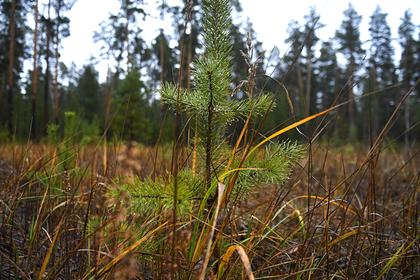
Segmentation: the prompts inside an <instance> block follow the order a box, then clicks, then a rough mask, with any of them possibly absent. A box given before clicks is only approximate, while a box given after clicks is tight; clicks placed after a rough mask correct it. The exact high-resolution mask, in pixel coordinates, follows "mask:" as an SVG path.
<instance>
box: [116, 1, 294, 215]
mask: <svg viewBox="0 0 420 280" xmlns="http://www.w3.org/2000/svg"><path fill="white" fill-rule="evenodd" d="M202 8H203V12H204V13H203V14H204V15H203V38H204V47H205V51H204V53H203V55H202V56H201V57H199V58H198V59H197V60H196V61H194V67H193V72H192V74H193V75H192V77H193V88H192V90H191V91H189V92H186V91H184V90H183V89H182V88H180V85H176V84H171V83H167V84H164V85H163V86H162V88H161V90H160V95H161V97H162V102H164V103H165V104H167V105H169V107H171V108H172V109H174V110H180V112H182V113H184V114H186V115H187V116H188V117H189V118H192V119H193V121H192V123H194V122H195V123H197V124H198V125H197V126H196V131H195V134H196V137H197V138H198V139H199V141H198V143H199V145H198V148H197V154H198V156H197V158H198V159H200V160H199V169H198V172H195V170H189V169H188V168H185V169H184V170H183V171H182V172H181V173H180V174H178V177H177V179H178V180H177V181H178V195H177V197H178V209H177V211H178V214H180V216H185V215H188V214H189V213H191V212H194V210H195V209H194V208H193V207H194V205H195V204H194V201H196V200H197V198H199V199H202V200H203V201H202V203H201V205H205V204H206V203H205V201H206V200H207V198H208V197H209V195H213V194H214V191H215V190H212V188H213V187H214V186H216V185H217V184H216V183H217V182H218V181H223V180H229V178H230V177H229V176H225V175H223V174H234V172H230V171H229V170H237V169H241V171H240V172H239V176H238V179H237V181H236V182H237V184H236V186H237V187H235V189H234V190H233V193H235V196H239V197H240V196H242V195H243V194H246V193H247V192H248V191H249V190H251V189H252V187H254V186H257V185H259V186H260V185H262V184H264V183H271V184H282V183H284V181H285V180H286V179H287V178H288V176H289V174H290V171H291V168H292V166H293V164H294V163H295V162H296V161H297V160H298V159H299V158H300V156H301V155H302V148H301V147H300V146H299V145H297V144H293V143H289V142H286V143H282V144H273V143H271V144H270V145H268V146H267V147H266V149H265V150H264V151H263V152H261V153H253V154H252V155H251V156H247V157H246V159H245V160H241V158H238V159H236V158H229V156H230V155H231V147H230V146H229V145H228V144H227V141H226V137H225V135H226V129H227V127H228V126H229V124H231V123H232V122H234V121H237V120H245V119H248V118H256V117H259V116H262V115H263V114H265V113H266V112H267V111H268V110H270V108H272V107H273V106H272V105H273V98H272V97H271V95H268V94H260V95H254V94H253V93H252V92H253V86H254V84H255V83H253V82H251V81H253V80H254V79H255V71H253V69H255V65H253V64H252V61H251V60H252V55H251V54H248V56H247V55H244V57H245V59H246V60H247V64H248V65H249V67H250V71H249V73H250V77H248V81H244V83H243V84H247V91H248V92H247V96H248V98H246V99H244V100H239V99H237V98H233V97H232V95H233V94H234V93H235V92H237V91H238V88H241V86H237V87H235V85H232V83H231V51H232V45H231V39H230V36H229V30H230V26H231V24H232V21H231V17H230V13H231V7H230V0H203V2H202ZM248 48H249V50H248V52H249V53H251V52H252V46H251V43H249V44H248ZM257 61H258V59H257ZM232 92H233V93H232ZM244 145H248V143H244ZM228 160H229V162H230V163H229V164H228ZM173 182H174V178H173V177H171V176H170V177H169V178H168V179H167V180H164V179H163V178H157V179H156V180H151V179H146V180H142V179H139V180H134V182H131V183H128V184H118V185H119V186H120V187H119V189H120V191H124V192H126V193H128V194H129V196H130V198H131V199H130V204H131V205H127V207H129V208H130V209H131V210H132V211H133V212H137V213H138V212H150V211H159V210H165V209H166V210H169V209H172V208H173V207H174V205H173V200H172V199H171V197H172V196H173V193H174V190H173V188H174V187H173V186H174V183H173ZM226 182H227V181H225V182H224V183H226ZM110 196H115V197H117V196H118V191H117V192H115V193H110ZM136 205H137V206H136ZM201 207H202V206H200V209H201ZM201 210H202V209H201ZM201 210H200V211H201Z"/></svg>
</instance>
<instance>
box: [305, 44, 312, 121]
mask: <svg viewBox="0 0 420 280" xmlns="http://www.w3.org/2000/svg"><path fill="white" fill-rule="evenodd" d="M310 53H311V50H310V49H309V48H307V49H306V56H307V64H306V72H307V77H306V93H305V96H306V104H305V117H306V116H309V114H310V113H311V86H312V57H311V55H310Z"/></svg>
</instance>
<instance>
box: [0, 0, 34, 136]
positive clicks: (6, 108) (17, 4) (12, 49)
mask: <svg viewBox="0 0 420 280" xmlns="http://www.w3.org/2000/svg"><path fill="white" fill-rule="evenodd" d="M29 4H30V3H29V2H26V1H22V0H9V1H2V3H1V4H0V122H1V123H2V124H6V123H7V130H8V133H9V136H12V135H13V132H14V126H15V124H14V119H17V116H16V114H15V108H14V107H15V101H16V99H19V98H20V96H19V94H18V93H19V92H20V88H19V85H20V75H21V73H22V72H23V62H24V59H25V58H26V57H27V49H26V47H27V46H26V41H25V34H26V30H27V25H26V9H27V8H28V6H29ZM19 120H21V118H19ZM1 129H4V128H2V127H0V130H1Z"/></svg>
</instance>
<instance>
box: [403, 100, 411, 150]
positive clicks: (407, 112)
mask: <svg viewBox="0 0 420 280" xmlns="http://www.w3.org/2000/svg"><path fill="white" fill-rule="evenodd" d="M404 93H405V92H404ZM404 127H405V133H404V144H405V150H406V151H407V152H408V151H410V138H409V135H410V134H409V133H408V131H409V129H410V96H408V97H407V100H406V101H405V106H404Z"/></svg>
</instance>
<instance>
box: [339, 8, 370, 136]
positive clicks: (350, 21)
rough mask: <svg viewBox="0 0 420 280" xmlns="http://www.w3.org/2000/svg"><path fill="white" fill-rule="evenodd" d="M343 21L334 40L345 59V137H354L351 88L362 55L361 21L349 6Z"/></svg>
mask: <svg viewBox="0 0 420 280" xmlns="http://www.w3.org/2000/svg"><path fill="white" fill-rule="evenodd" d="M344 16H345V18H344V20H343V22H342V23H341V27H340V29H339V30H338V31H337V32H336V38H337V41H338V44H339V46H340V47H339V49H338V51H339V52H341V53H342V54H343V55H344V56H345V57H346V59H347V66H346V76H347V77H348V79H349V81H348V83H347V86H346V89H345V91H346V92H347V99H348V101H349V103H348V106H347V112H346V119H347V120H348V121H347V122H348V132H347V134H346V136H347V137H355V135H356V127H355V113H356V107H355V103H354V100H353V98H354V92H353V88H354V86H355V83H356V81H357V71H358V70H359V68H360V66H361V64H362V59H363V55H364V50H363V48H362V42H361V41H360V31H359V25H360V21H361V19H362V17H361V16H359V15H358V14H357V12H356V10H355V9H354V8H353V6H352V5H351V4H349V7H348V8H347V10H345V11H344Z"/></svg>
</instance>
